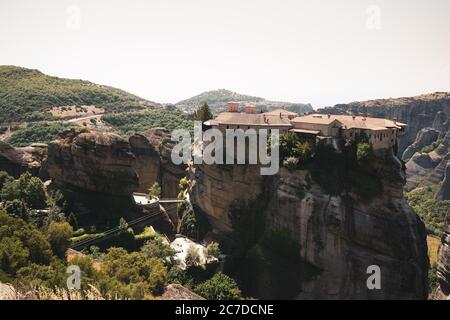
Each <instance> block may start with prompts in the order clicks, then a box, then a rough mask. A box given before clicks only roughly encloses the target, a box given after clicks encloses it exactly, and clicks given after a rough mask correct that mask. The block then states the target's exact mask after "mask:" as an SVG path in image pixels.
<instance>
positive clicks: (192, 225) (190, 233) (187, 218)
mask: <svg viewBox="0 0 450 320" xmlns="http://www.w3.org/2000/svg"><path fill="white" fill-rule="evenodd" d="M184 203H185V206H181V207H180V212H179V216H180V215H181V219H180V223H179V226H178V232H179V233H181V234H183V235H185V236H187V237H189V238H193V239H195V238H197V233H198V224H197V218H196V216H195V212H194V209H193V208H192V204H191V203H190V202H189V201H185V202H184Z"/></svg>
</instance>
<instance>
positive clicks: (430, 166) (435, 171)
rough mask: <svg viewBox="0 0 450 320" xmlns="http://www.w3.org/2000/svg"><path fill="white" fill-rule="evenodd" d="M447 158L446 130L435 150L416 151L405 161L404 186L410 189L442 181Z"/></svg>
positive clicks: (449, 139) (449, 137)
mask: <svg viewBox="0 0 450 320" xmlns="http://www.w3.org/2000/svg"><path fill="white" fill-rule="evenodd" d="M449 160H450V132H447V133H446V135H445V136H444V137H443V139H442V140H441V143H440V144H439V145H438V147H437V148H436V149H435V150H433V151H431V152H429V153H416V154H414V156H413V157H412V158H411V159H410V160H409V161H408V162H407V163H406V172H407V184H406V188H407V189H408V190H410V189H413V188H416V187H424V186H430V185H435V184H440V183H442V181H443V180H444V177H445V168H446V167H447V163H448V161H449Z"/></svg>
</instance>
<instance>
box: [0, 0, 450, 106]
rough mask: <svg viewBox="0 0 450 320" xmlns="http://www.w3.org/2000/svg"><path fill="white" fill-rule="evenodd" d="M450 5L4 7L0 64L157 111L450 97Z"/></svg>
mask: <svg viewBox="0 0 450 320" xmlns="http://www.w3.org/2000/svg"><path fill="white" fill-rule="evenodd" d="M449 14H450V1H449V0H371V1H367V0H309V1H306V0H221V1H216V0H128V1H125V0H71V1H69V0H39V1H30V0H9V1H7V0H0V64H12V65H20V66H24V67H30V68H36V69H39V70H41V71H42V72H44V73H47V74H50V75H55V76H61V77H67V78H79V79H85V80H90V81H93V82H96V83H100V84H107V85H112V86H115V87H118V88H121V89H124V90H127V91H130V92H132V93H135V94H137V95H139V96H142V97H144V98H147V99H150V100H155V101H158V102H177V101H179V100H181V99H185V98H188V97H191V96H193V95H196V94H199V93H201V92H203V91H206V90H212V89H218V88H227V89H230V90H234V91H237V92H240V93H246V94H251V95H257V96H262V97H265V98H268V99H274V100H286V101H292V102H310V103H312V104H313V105H314V107H319V106H324V105H332V104H336V103H343V102H350V101H355V100H365V99H370V98H387V97H398V96H410V95H418V94H421V93H428V92H434V91H450V18H449Z"/></svg>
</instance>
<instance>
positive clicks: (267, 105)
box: [175, 89, 313, 114]
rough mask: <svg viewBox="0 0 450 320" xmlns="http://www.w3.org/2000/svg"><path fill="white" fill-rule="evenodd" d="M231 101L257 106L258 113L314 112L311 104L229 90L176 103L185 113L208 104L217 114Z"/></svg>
mask: <svg viewBox="0 0 450 320" xmlns="http://www.w3.org/2000/svg"><path fill="white" fill-rule="evenodd" d="M230 101H235V102H239V103H241V104H245V103H253V104H255V105H256V108H257V110H258V111H272V110H275V109H279V108H283V109H286V110H288V111H292V112H297V113H300V114H303V113H305V112H311V111H313V108H312V106H311V105H310V104H305V103H292V102H283V101H270V100H266V99H265V98H261V97H255V96H250V95H246V94H241V93H237V92H234V91H230V90H227V89H218V90H210V91H205V92H203V93H201V94H199V95H196V96H194V97H192V98H189V99H185V100H182V101H180V102H178V103H176V104H175V106H176V107H177V108H178V109H180V110H183V111H185V112H192V111H195V109H196V108H197V107H198V106H200V105H202V104H204V103H207V104H208V105H209V107H210V108H211V111H212V112H213V113H215V114H217V113H220V112H222V111H224V110H225V108H226V105H227V103H228V102H230Z"/></svg>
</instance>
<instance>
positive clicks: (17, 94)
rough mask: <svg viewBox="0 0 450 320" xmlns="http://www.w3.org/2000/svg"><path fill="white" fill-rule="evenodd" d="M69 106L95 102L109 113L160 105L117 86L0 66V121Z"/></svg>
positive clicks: (41, 117) (30, 117)
mask: <svg viewBox="0 0 450 320" xmlns="http://www.w3.org/2000/svg"><path fill="white" fill-rule="evenodd" d="M70 105H76V106H82V105H96V106H97V107H101V108H103V109H105V110H106V111H109V112H114V111H120V112H123V111H132V110H138V109H144V108H154V107H158V106H160V105H159V104H157V103H155V102H152V101H148V100H145V99H142V98H139V97H137V96H135V95H132V94H130V93H128V92H125V91H123V90H120V89H116V88H112V87H108V86H102V85H98V84H95V83H91V82H88V81H83V80H71V79H63V78H57V77H51V76H48V75H45V74H43V73H42V72H40V71H38V70H33V69H26V68H21V67H16V66H0V122H12V121H33V120H45V119H46V118H49V117H51V114H50V113H49V112H48V111H49V110H50V109H51V108H52V107H59V106H70Z"/></svg>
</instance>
